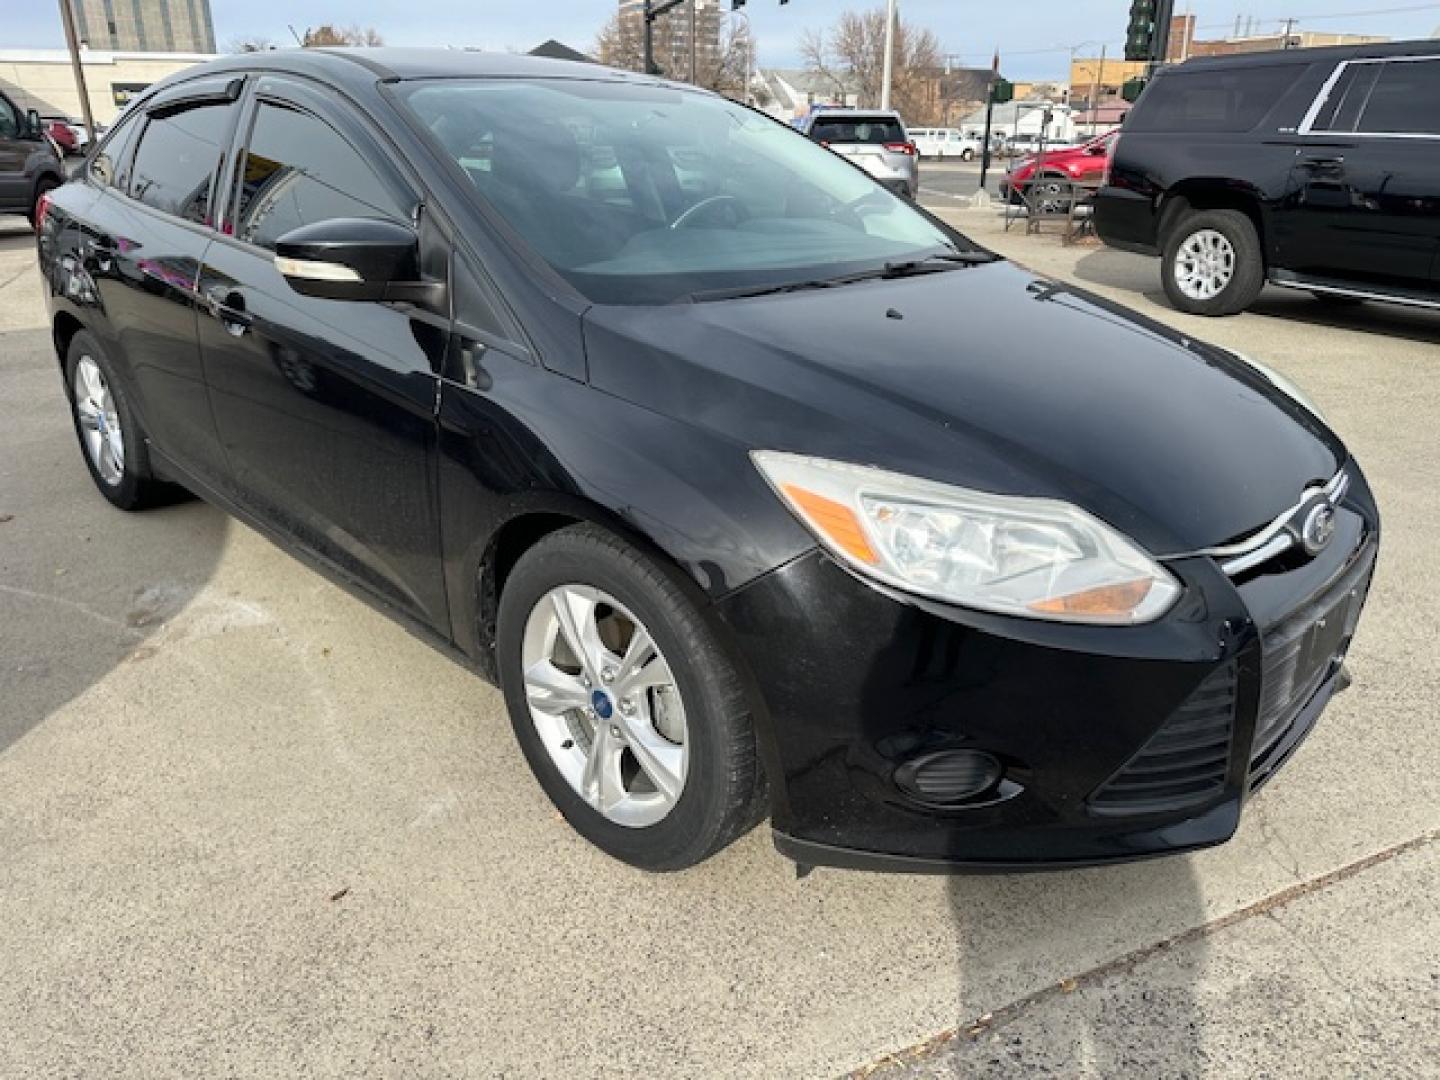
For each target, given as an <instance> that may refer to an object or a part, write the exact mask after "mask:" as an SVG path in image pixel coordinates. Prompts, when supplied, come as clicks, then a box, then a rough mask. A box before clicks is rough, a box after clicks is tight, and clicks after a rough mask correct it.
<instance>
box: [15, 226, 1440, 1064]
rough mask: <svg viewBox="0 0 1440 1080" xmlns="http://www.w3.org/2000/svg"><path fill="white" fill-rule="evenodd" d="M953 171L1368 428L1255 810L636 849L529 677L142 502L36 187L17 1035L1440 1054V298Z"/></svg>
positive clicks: (275, 1047)
mask: <svg viewBox="0 0 1440 1080" xmlns="http://www.w3.org/2000/svg"><path fill="white" fill-rule="evenodd" d="M943 202H944V200H936V204H937V205H939V204H940V203H943ZM947 205H948V204H947ZM942 211H943V212H945V213H947V215H948V216H949V218H950V220H953V221H955V222H956V223H958V224H959V225H960V226H961V227H962V228H964V229H967V230H969V231H971V232H973V233H974V234H975V235H976V236H977V237H978V238H979V239H981V240H982V241H983V242H985V243H987V244H991V245H993V246H994V247H996V248H997V249H998V250H1000V251H1002V252H1004V253H1006V254H1009V255H1011V256H1013V257H1015V258H1017V259H1018V260H1019V261H1021V262H1022V263H1024V264H1025V265H1027V266H1029V267H1031V268H1032V269H1034V270H1035V271H1036V273H1037V275H1043V276H1053V277H1056V278H1058V279H1061V280H1064V281H1070V282H1074V283H1078V284H1079V285H1082V286H1084V287H1086V288H1090V289H1094V290H1095V291H1097V292H1100V293H1103V294H1105V295H1107V296H1110V297H1113V298H1116V299H1120V300H1122V301H1123V302H1126V303H1129V304H1131V305H1133V306H1135V307H1137V308H1139V309H1140V310H1141V311H1142V312H1144V313H1146V314H1147V315H1149V316H1151V317H1153V318H1158V319H1162V320H1165V321H1167V322H1171V323H1173V324H1175V325H1177V326H1180V327H1182V328H1183V329H1185V330H1187V331H1191V332H1193V333H1195V334H1196V335H1199V336H1206V337H1209V338H1211V339H1213V340H1216V341H1218V342H1220V343H1221V344H1224V345H1227V346H1231V347H1234V348H1238V349H1242V350H1244V351H1246V352H1249V353H1251V354H1253V355H1255V356H1257V357H1260V358H1262V359H1264V360H1265V361H1266V362H1268V363H1271V364H1272V365H1274V366H1275V367H1277V368H1279V369H1281V370H1282V371H1284V372H1285V373H1286V374H1288V375H1289V376H1291V377H1292V378H1294V379H1295V380H1296V381H1297V382H1299V383H1300V384H1301V385H1302V386H1303V387H1305V388H1306V389H1307V390H1308V391H1310V392H1311V393H1312V395H1313V396H1314V397H1315V398H1316V399H1317V400H1318V402H1319V404H1320V405H1321V406H1322V407H1323V408H1324V409H1325V410H1326V411H1327V412H1328V414H1329V416H1330V418H1331V420H1332V422H1333V423H1334V424H1335V426H1336V427H1337V428H1338V429H1339V430H1340V432H1342V433H1343V434H1344V435H1345V436H1346V438H1347V439H1348V441H1349V443H1350V446H1351V448H1352V450H1353V451H1354V452H1355V453H1356V454H1357V456H1358V457H1359V458H1360V459H1361V461H1362V462H1363V463H1364V465H1365V467H1366V469H1367V470H1368V473H1369V476H1370V479H1371V483H1372V485H1373V487H1374V489H1375V492H1376V494H1377V497H1378V498H1379V500H1380V504H1381V507H1382V510H1383V512H1384V514H1385V529H1386V535H1385V541H1384V544H1383V549H1382V554H1381V562H1380V567H1379V571H1378V574H1377V577H1376V580H1375V584H1374V587H1373V591H1372V595H1371V601H1370V605H1369V609H1368V611H1367V614H1366V617H1365V619H1364V620H1363V621H1362V623H1361V627H1360V632H1359V635H1358V637H1357V639H1356V642H1355V645H1354V648H1353V650H1352V653H1351V660H1350V668H1351V672H1352V674H1353V677H1354V685H1353V686H1352V687H1351V688H1350V689H1349V690H1348V691H1347V692H1345V693H1344V694H1342V695H1340V696H1339V697H1338V698H1336V700H1335V701H1334V703H1333V704H1332V705H1331V707H1330V709H1329V710H1328V712H1327V713H1326V715H1325V717H1324V718H1323V720H1322V722H1321V724H1320V726H1319V727H1318V729H1317V730H1316V731H1315V733H1314V734H1313V735H1312V736H1311V738H1310V739H1309V741H1308V742H1307V743H1306V744H1305V746H1304V747H1303V748H1302V749H1301V750H1300V751H1299V753H1298V754H1297V756H1296V757H1295V758H1294V760H1293V761H1292V762H1291V763H1290V765H1289V766H1288V767H1287V768H1286V769H1285V771H1284V772H1283V773H1281V774H1280V776H1279V777H1278V778H1277V779H1276V780H1275V781H1274V782H1273V783H1271V784H1270V785H1269V786H1268V787H1267V788H1266V789H1265V790H1264V791H1263V792H1262V793H1260V794H1259V795H1258V796H1257V797H1256V798H1255V800H1253V802H1252V803H1251V804H1250V806H1249V808H1248V811H1247V814H1246V817H1245V820H1244V821H1243V823H1242V825H1241V828H1240V832H1239V834H1238V835H1237V837H1236V838H1235V839H1234V840H1233V841H1232V842H1231V843H1229V844H1228V845H1226V846H1225V847H1223V848H1219V849H1216V850H1213V851H1209V852H1205V853H1202V854H1199V855H1195V856H1191V857H1184V858H1169V859H1163V860H1158V861H1155V862H1149V863H1143V864H1136V865H1131V866H1125V867H1117V868H1108V869H1096V870H1085V871H1073V872H1065V873H1048V874H1030V875H991V876H957V877H950V878H943V877H912V876H899V875H873V874H861V873H847V872H840V871H830V870H819V871H816V872H815V873H813V874H811V875H810V876H809V877H807V878H804V879H803V880H797V879H796V877H795V874H794V870H793V867H792V866H791V865H790V864H788V863H786V862H785V861H784V860H782V859H781V858H779V856H778V855H776V854H775V852H774V851H773V849H772V848H771V846H770V842H769V838H768V834H767V832H766V830H765V829H764V828H761V829H759V830H756V831H755V832H753V833H752V834H750V835H749V836H748V837H746V838H745V839H744V840H742V841H741V842H740V843H738V844H737V845H735V846H734V847H732V848H731V849H729V850H727V851H726V852H724V853H722V854H721V855H720V856H719V857H718V858H716V859H714V860H713V861H712V862H710V863H708V864H706V865H704V866H702V867H700V868H698V869H696V870H694V871H690V872H686V873H683V874H678V875H670V876H646V875H642V874H640V873H638V872H636V871H634V870H631V869H628V868H626V867H624V866H622V865H620V864H618V863H614V862H611V861H609V860H607V859H606V858H605V857H603V856H601V855H600V854H599V853H598V852H596V851H595V850H593V849H592V848H590V847H589V846H588V845H587V844H586V843H585V842H584V841H582V840H581V839H580V838H579V837H577V836H576V835H575V834H574V833H572V832H571V831H570V829H569V828H568V827H567V826H566V825H565V824H564V822H562V821H561V820H560V819H559V817H558V815H557V814H556V813H555V812H554V811H553V810H552V809H551V808H550V805H549V804H548V802H547V801H546V800H545V797H544V796H543V794H542V793H541V791H540V789H539V788H538V786H537V785H536V784H535V783H534V781H533V780H532V779H531V777H530V775H529V773H528V772H527V770H526V768H525V764H524V761H523V759H522V757H521V755H520V753H519V751H518V749H517V748H516V746H515V744H514V742H513V739H512V736H511V733H510V730H509V723H508V721H507V719H506V717H505V713H504V709H503V704H502V701H501V698H500V695H499V694H498V693H497V692H496V691H494V690H492V689H490V688H489V687H487V686H485V685H484V684H482V683H480V682H478V681H477V680H476V679H475V678H474V677H473V676H471V675H469V674H468V673H467V672H465V671H464V670H462V669H461V668H459V667H457V666H455V665H454V664H452V663H451V662H450V661H448V660H447V659H445V658H444V657H442V656H440V655H439V654H437V653H436V652H434V651H432V650H431V649H430V648H428V647H427V646H426V645H424V644H422V643H420V642H418V641H416V640H415V639H413V638H411V637H410V636H409V635H407V634H406V633H405V632H404V631H403V630H401V629H400V628H398V627H397V626H396V625H394V624H393V623H391V622H389V621H388V620H386V619H385V618H384V617H383V616H381V615H379V614H377V613H375V612H374V611H372V610H371V609H370V608H368V607H367V606H366V605H364V604H363V603H360V602H359V601H357V600H355V599H353V598H351V597H350V596H348V595H347V594H345V593H344V592H342V591H340V590H338V589H336V588H334V587H333V586H331V585H330V584H328V583H327V582H326V581H324V580H323V579H322V578H320V577H319V576H317V575H316V574H314V573H312V572H311V571H310V570H308V569H306V568H305V567H303V566H302V565H300V564H299V563H297V562H296V561H294V560H293V559H291V558H290V557H288V556H286V555H284V554H283V553H281V552H280V551H279V550H278V549H276V548H275V547H273V546H271V545H270V544H269V543H268V542H266V541H264V540H262V539H261V538H260V537H259V536H258V535H256V534H255V533H253V532H251V531H250V530H249V529H247V528H245V527H244V526H241V525H239V524H238V523H236V522H234V521H231V520H229V519H227V518H226V517H225V516H224V515H222V514H221V513H220V512H219V511H217V510H214V509H212V508H210V507H208V506H206V505H204V504H202V503H196V502H191V503H182V504H179V505H175V506H172V507H168V508H164V509H161V510H157V511H152V512H149V513H144V514H135V515H126V514H121V513H119V512H117V511H114V510H112V509H111V508H110V507H109V506H108V504H106V503H105V502H104V500H103V499H102V498H101V497H100V496H99V495H98V494H97V493H96V492H95V491H94V489H93V487H92V485H91V482H90V480H89V477H88V476H87V474H86V472H85V469H84V466H83V464H82V462H81V459H80V456H79V451H78V450H77V448H76V446H75V439H74V435H73V433H72V431H71V428H70V422H69V419H68V417H67V412H66V407H65V404H64V401H63V398H62V392H61V384H60V379H59V377H58V374H57V365H56V360H55V357H54V355H53V351H52V349H51V346H50V341H49V334H48V331H47V329H46V325H45V317H44V310H43V306H42V304H41V301H40V290H39V283H38V281H37V279H36V275H35V272H34V267H33V251H32V241H31V237H30V236H29V234H28V233H27V232H25V231H24V225H23V222H19V221H18V220H17V221H14V223H13V224H12V223H11V222H10V221H8V220H5V219H0V970H3V972H4V977H3V978H0V1027H3V1030H4V1031H5V1036H4V1051H3V1053H0V1075H14V1076H30V1075H82V1074H83V1075H105V1076H146V1077H148V1076H155V1075H162V1074H177V1073H184V1074H187V1075H196V1074H206V1075H210V1074H223V1075H235V1076H256V1077H262V1076H263V1077H273V1076H279V1075H325V1076H332V1075H345V1076H353V1075H358V1074H378V1075H393V1076H413V1075H472V1076H473V1075H479V1076H485V1075H504V1076H511V1077H520V1076H557V1075H564V1076H576V1077H584V1076H603V1075H622V1074H628V1075H647V1076H671V1075H674V1076H699V1075H705V1076H714V1075H724V1076H734V1077H749V1076H754V1077H812V1076H826V1075H836V1074H842V1073H845V1072H849V1071H851V1070H863V1071H871V1070H874V1071H875V1072H877V1073H879V1074H880V1075H906V1074H912V1075H925V1076H942V1075H944V1076H949V1075H975V1074H980V1075H985V1074H989V1075H996V1076H1002V1075H1003V1076H1010V1075H1016V1074H1021V1073H1025V1072H1033V1073H1035V1074H1045V1075H1066V1076H1071V1075H1089V1076H1096V1077H1109V1076H1116V1075H1124V1074H1127V1073H1128V1074H1131V1075H1144V1076H1155V1075H1166V1076H1226V1077H1228V1076H1235V1077H1242V1076H1243V1077H1250V1076H1254V1075H1258V1074H1267V1075H1315V1076H1334V1075H1346V1076H1350V1075H1362V1074H1369V1075H1377V1076H1380V1075H1384V1076H1406V1075H1415V1076H1418V1075H1424V1074H1427V1073H1429V1074H1431V1075H1433V1074H1434V1073H1433V1070H1434V1067H1435V1066H1434V1063H1435V1062H1436V1061H1437V1060H1440V944H1437V943H1440V906H1437V905H1436V903H1435V900H1434V897H1435V895H1436V893H1437V889H1440V739H1437V731H1440V645H1437V641H1436V635H1435V627H1436V626H1440V586H1437V585H1436V579H1435V574H1434V565H1433V564H1434V560H1435V557H1436V552H1437V546H1436V540H1435V537H1436V535H1437V531H1440V453H1437V449H1440V435H1437V432H1440V349H1437V345H1440V316H1435V315H1428V314H1423V313H1417V312H1405V311H1397V310H1389V309H1384V308H1379V307H1365V308H1360V309H1358V310H1354V311H1347V312H1344V313H1342V314H1336V313H1334V312H1331V311H1329V310H1327V309H1325V308H1323V307H1321V306H1319V305H1318V304H1316V303H1314V302H1313V301H1311V300H1310V299H1309V298H1308V297H1305V296H1302V295H1289V294H1277V295H1275V296H1273V297H1272V296H1269V295H1268V294H1267V295H1266V297H1264V298H1263V299H1262V300H1261V302H1260V303H1258V304H1257V305H1256V308H1255V310H1254V311H1253V312H1252V313H1250V314H1246V315H1243V316H1239V317H1236V318H1234V319H1230V320H1225V321H1221V322H1212V321H1203V320H1199V319H1193V318H1188V317H1184V316H1179V315H1176V314H1175V313H1174V312H1172V311H1170V310H1169V309H1168V308H1166V307H1165V306H1164V304H1163V298H1162V297H1161V294H1160V290H1159V281H1158V276H1157V272H1156V267H1155V266H1154V264H1153V263H1151V262H1148V261H1147V260H1144V259H1140V258H1137V257H1134V256H1128V255H1122V254H1119V253H1116V252H1110V251H1106V250H1104V249H1100V248H1095V247H1077V248H1064V247H1061V246H1060V244H1059V242H1058V240H1057V239H1055V238H1054V237H1051V236H1041V237H1025V236H1022V235H1021V234H1020V232H1018V231H1017V232H1012V233H1009V234H1006V233H1005V232H1003V230H1002V228H1001V225H1000V218H999V216H998V214H996V213H993V212H992V213H979V212H964V213H958V212H957V213H950V212H949V211H948V210H943V208H942ZM986 317H987V314H986V312H984V311H966V310H964V309H957V310H956V312H955V348H956V349H963V348H964V347H965V342H966V328H967V326H970V325H974V323H975V322H976V320H982V319H985V318H986ZM1076 349H1077V354H1074V355H1062V356H1057V357H1056V358H1055V360H1056V363H1075V362H1080V361H1081V360H1083V356H1081V355H1078V350H1080V349H1081V345H1080V343H1077V345H1076ZM995 362H996V363H1003V362H1004V357H1003V356H997V357H995ZM1237 482H1243V478H1238V479H1237Z"/></svg>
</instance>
